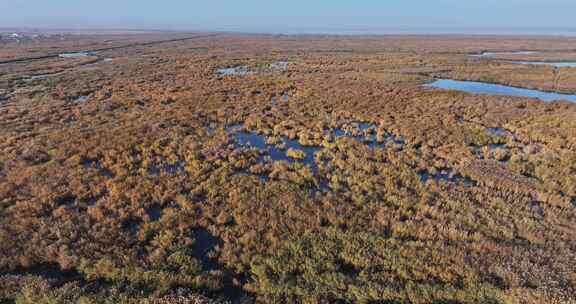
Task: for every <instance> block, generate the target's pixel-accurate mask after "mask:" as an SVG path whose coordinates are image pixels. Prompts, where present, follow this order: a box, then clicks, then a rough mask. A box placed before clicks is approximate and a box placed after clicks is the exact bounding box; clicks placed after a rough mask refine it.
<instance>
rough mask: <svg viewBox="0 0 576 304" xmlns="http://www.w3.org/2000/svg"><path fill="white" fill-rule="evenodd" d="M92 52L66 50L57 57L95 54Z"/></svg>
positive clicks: (79, 56)
mask: <svg viewBox="0 0 576 304" xmlns="http://www.w3.org/2000/svg"><path fill="white" fill-rule="evenodd" d="M95 55H96V54H95V53H94V52H67V53H62V54H59V55H58V57H60V58H81V57H88V56H95Z"/></svg>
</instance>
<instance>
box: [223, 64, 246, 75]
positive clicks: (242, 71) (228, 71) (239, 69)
mask: <svg viewBox="0 0 576 304" xmlns="http://www.w3.org/2000/svg"><path fill="white" fill-rule="evenodd" d="M216 74H218V75H219V76H232V75H248V74H251V71H250V68H249V67H248V66H246V65H239V66H235V67H229V68H223V69H218V70H216Z"/></svg>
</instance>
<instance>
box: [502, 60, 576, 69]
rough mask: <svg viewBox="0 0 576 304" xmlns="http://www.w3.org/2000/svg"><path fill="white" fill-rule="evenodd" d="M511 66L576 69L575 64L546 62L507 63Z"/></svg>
mask: <svg viewBox="0 0 576 304" xmlns="http://www.w3.org/2000/svg"><path fill="white" fill-rule="evenodd" d="M507 62H508V63H513V64H524V65H548V66H552V67H555V68H576V62H547V61H507Z"/></svg>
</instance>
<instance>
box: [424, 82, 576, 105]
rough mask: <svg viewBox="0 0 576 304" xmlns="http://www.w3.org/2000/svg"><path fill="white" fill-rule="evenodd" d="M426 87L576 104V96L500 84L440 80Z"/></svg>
mask: <svg viewBox="0 0 576 304" xmlns="http://www.w3.org/2000/svg"><path fill="white" fill-rule="evenodd" d="M424 86H426V87H432V88H438V89H446V90H457V91H462V92H466V93H472V94H483V95H494V96H520V97H528V98H536V99H540V100H542V101H548V102H549V101H559V100H566V101H570V102H576V95H574V94H561V93H553V92H544V91H540V90H532V89H523V88H516V87H511V86H505V85H500V84H492V83H485V82H477V81H462V80H452V79H439V80H436V81H434V82H432V83H429V84H425V85H424Z"/></svg>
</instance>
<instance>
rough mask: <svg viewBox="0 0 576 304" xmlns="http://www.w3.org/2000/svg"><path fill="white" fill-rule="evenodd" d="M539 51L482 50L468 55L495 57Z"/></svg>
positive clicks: (531, 53)
mask: <svg viewBox="0 0 576 304" xmlns="http://www.w3.org/2000/svg"><path fill="white" fill-rule="evenodd" d="M538 53H540V52H536V51H511V52H482V53H480V54H471V55H468V56H469V57H496V56H507V55H518V56H519V55H534V54H538Z"/></svg>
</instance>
